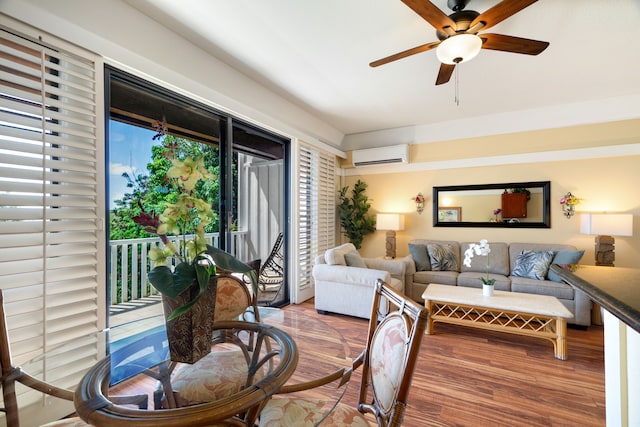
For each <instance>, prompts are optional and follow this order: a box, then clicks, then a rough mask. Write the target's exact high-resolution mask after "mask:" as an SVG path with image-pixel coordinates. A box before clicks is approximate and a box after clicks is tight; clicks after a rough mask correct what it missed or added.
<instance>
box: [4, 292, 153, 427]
mask: <svg viewBox="0 0 640 427" xmlns="http://www.w3.org/2000/svg"><path fill="white" fill-rule="evenodd" d="M0 371H1V373H2V377H1V378H0V387H1V388H2V398H3V403H4V407H3V408H0V412H4V414H5V421H6V425H7V427H20V417H19V408H18V398H17V395H16V382H18V383H21V384H23V385H25V386H27V387H29V388H32V389H34V390H36V391H39V392H41V393H44V394H47V395H50V396H54V397H57V398H60V399H63V400H68V401H71V402H73V397H74V392H73V391H71V390H67V389H64V388H60V387H56V386H55V385H53V384H50V383H48V382H45V381H42V380H39V379H38V378H35V377H33V376H31V375H29V373H27V372H25V371H24V370H22V369H21V368H20V367H18V366H13V362H12V360H11V347H10V344H9V330H8V328H7V318H6V313H5V310H4V294H3V291H2V289H0ZM113 398H114V400H115V401H116V402H122V403H123V404H133V405H136V406H138V407H139V408H146V407H147V399H148V398H147V395H146V394H144V395H132V396H114V397H113ZM45 426H46V427H84V426H89V424H87V423H85V422H84V421H82V419H80V418H79V417H70V418H64V419H61V420H57V421H52V422H50V423H47V424H45Z"/></svg>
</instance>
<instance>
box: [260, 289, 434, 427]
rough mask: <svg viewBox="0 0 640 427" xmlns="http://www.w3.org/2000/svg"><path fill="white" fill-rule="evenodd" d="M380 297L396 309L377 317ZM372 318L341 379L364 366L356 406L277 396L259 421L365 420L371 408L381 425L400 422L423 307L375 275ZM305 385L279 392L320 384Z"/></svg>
mask: <svg viewBox="0 0 640 427" xmlns="http://www.w3.org/2000/svg"><path fill="white" fill-rule="evenodd" d="M382 297H385V298H386V299H387V300H388V301H389V302H390V303H391V306H392V307H395V308H397V310H395V311H391V312H390V313H389V314H387V315H385V316H384V318H383V319H382V320H378V319H379V318H380V317H381V316H379V313H380V311H379V308H380V305H381V300H382ZM370 319H371V320H370V322H369V333H368V338H367V345H366V348H365V350H364V352H362V354H361V355H360V356H359V357H358V358H357V359H356V360H355V361H354V363H353V366H352V368H351V369H350V370H348V371H345V372H344V375H342V377H341V379H342V381H341V383H340V385H342V384H344V383H345V382H346V381H348V378H349V377H350V374H351V372H352V371H353V370H354V369H357V368H358V367H360V366H362V370H363V371H362V382H361V385H360V394H359V400H358V406H357V408H353V407H350V406H348V405H345V404H343V403H340V402H338V403H335V402H325V401H322V400H319V399H308V398H298V397H276V398H273V399H271V400H270V401H269V403H267V405H266V407H265V408H264V409H263V411H262V412H261V414H260V426H261V427H274V426H284V425H295V426H297V427H300V426H315V425H319V424H321V425H323V426H369V425H370V424H369V420H368V419H367V418H366V417H365V416H364V414H366V413H371V414H373V415H374V416H375V420H376V421H377V424H378V425H379V426H385V427H386V426H394V427H396V426H400V425H401V424H402V419H403V416H404V412H405V408H406V405H407V397H408V394H409V390H410V386H411V379H412V377H413V372H414V369H415V366H416V361H417V358H418V351H419V349H420V343H421V342H422V336H423V334H424V331H425V327H426V322H427V310H426V309H425V308H424V307H422V306H420V305H418V304H416V303H415V302H413V301H412V300H410V299H407V298H406V297H405V296H404V295H402V294H400V293H399V292H397V291H396V290H394V289H393V288H392V287H390V286H389V285H388V284H386V283H385V282H383V281H382V280H378V282H377V283H376V289H375V294H374V302H373V309H372V311H371V317H370ZM327 378H328V379H329V377H327ZM323 383H325V382H323ZM325 384H326V383H325ZM308 385H309V387H305V386H300V385H296V386H295V387H294V386H292V387H287V386H284V387H283V388H282V389H281V390H280V393H290V392H300V391H302V390H305V389H307V390H308V389H310V388H315V387H317V386H319V385H320V384H319V381H315V382H314V383H309V384H308ZM372 418H373V417H372ZM285 420H286V421H285Z"/></svg>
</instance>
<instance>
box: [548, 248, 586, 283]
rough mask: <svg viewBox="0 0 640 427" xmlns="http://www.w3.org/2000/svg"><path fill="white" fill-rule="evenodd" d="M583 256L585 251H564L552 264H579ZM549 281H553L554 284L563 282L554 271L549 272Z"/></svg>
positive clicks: (559, 253)
mask: <svg viewBox="0 0 640 427" xmlns="http://www.w3.org/2000/svg"><path fill="white" fill-rule="evenodd" d="M582 255H584V251H572V250H568V249H563V250H560V251H558V252H556V254H555V255H554V256H553V261H551V264H577V263H579V262H580V259H582ZM549 280H553V281H554V282H562V279H561V278H560V276H558V275H557V274H556V273H554V272H553V271H551V270H549Z"/></svg>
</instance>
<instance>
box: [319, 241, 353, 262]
mask: <svg viewBox="0 0 640 427" xmlns="http://www.w3.org/2000/svg"><path fill="white" fill-rule="evenodd" d="M349 252H357V250H356V247H355V246H353V243H345V244H344V245H340V246H336V247H335V248H332V249H328V250H327V251H326V252H325V253H324V260H325V261H326V263H327V264H329V265H347V261H346V260H345V259H344V254H346V253H349Z"/></svg>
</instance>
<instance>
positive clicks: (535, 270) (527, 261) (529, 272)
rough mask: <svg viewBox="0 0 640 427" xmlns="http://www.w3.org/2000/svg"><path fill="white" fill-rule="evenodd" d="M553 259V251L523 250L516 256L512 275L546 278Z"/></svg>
mask: <svg viewBox="0 0 640 427" xmlns="http://www.w3.org/2000/svg"><path fill="white" fill-rule="evenodd" d="M552 259H553V251H530V250H526V249H525V250H523V251H522V252H520V255H518V257H517V258H516V265H515V267H514V268H513V271H512V272H511V275H512V276H517V277H526V278H529V279H538V280H544V278H545V277H546V276H547V271H549V265H550V264H551V260H552Z"/></svg>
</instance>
